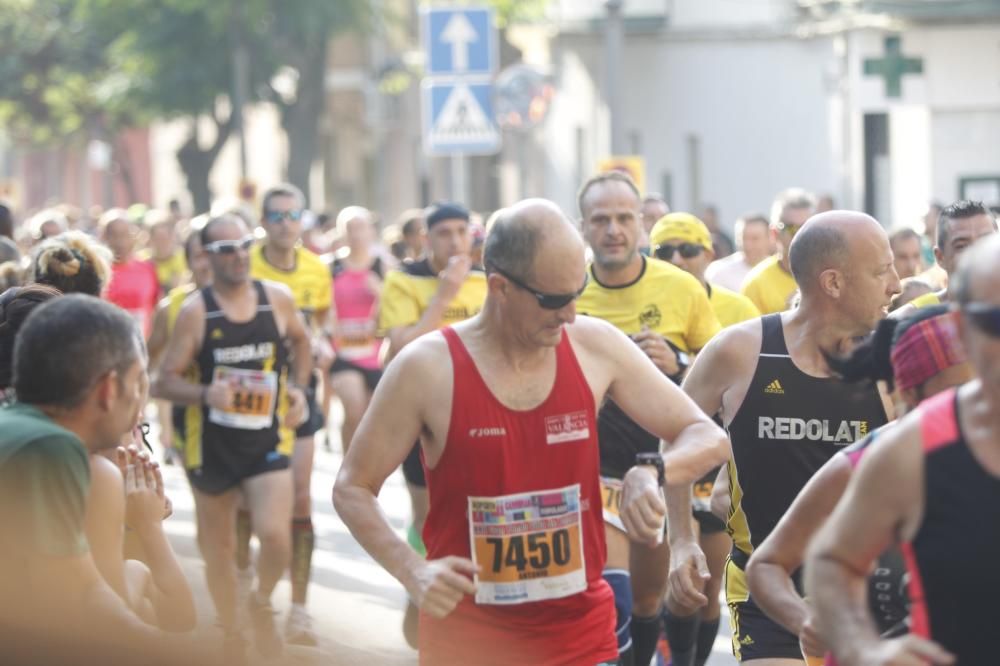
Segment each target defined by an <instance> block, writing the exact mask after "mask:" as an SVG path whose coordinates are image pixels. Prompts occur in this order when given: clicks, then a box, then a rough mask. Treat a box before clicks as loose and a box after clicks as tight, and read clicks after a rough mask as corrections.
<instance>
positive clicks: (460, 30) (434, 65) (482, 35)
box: [423, 7, 497, 77]
mask: <svg viewBox="0 0 1000 666" xmlns="http://www.w3.org/2000/svg"><path fill="white" fill-rule="evenodd" d="M423 12H424V49H425V50H426V52H427V61H426V62H427V68H426V71H425V74H426V75H427V76H430V77H434V76H483V75H490V74H493V73H494V72H495V71H496V67H497V36H496V30H495V28H494V27H493V10H492V9H490V8H488V7H447V8H444V7H430V8H427V9H425V10H423Z"/></svg>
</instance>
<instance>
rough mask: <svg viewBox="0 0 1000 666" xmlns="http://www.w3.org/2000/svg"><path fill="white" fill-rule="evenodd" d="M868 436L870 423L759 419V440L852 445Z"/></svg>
mask: <svg viewBox="0 0 1000 666" xmlns="http://www.w3.org/2000/svg"><path fill="white" fill-rule="evenodd" d="M867 434H868V421H840V422H837V421H830V420H828V419H796V418H791V417H786V416H778V417H771V416H760V417H758V418H757V438H758V439H778V440H808V441H811V442H833V443H834V444H851V443H853V442H856V441H857V440H859V439H861V438H862V437H864V436H865V435H867Z"/></svg>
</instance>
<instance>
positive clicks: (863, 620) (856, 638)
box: [805, 235, 1000, 666]
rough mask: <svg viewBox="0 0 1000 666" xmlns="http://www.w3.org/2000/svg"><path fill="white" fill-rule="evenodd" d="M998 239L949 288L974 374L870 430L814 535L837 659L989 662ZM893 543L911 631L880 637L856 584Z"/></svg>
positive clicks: (998, 414) (995, 581) (996, 469)
mask: <svg viewBox="0 0 1000 666" xmlns="http://www.w3.org/2000/svg"><path fill="white" fill-rule="evenodd" d="M998 265H1000V236H995V235H994V236H991V237H990V238H989V239H985V240H982V241H980V242H979V243H977V244H976V245H975V246H974V247H972V248H970V249H969V250H968V253H967V254H966V255H965V256H964V257H963V258H962V260H961V263H960V266H959V270H958V272H957V273H956V274H955V275H954V276H953V278H952V282H951V284H950V286H949V288H950V289H951V294H952V296H953V302H954V303H955V305H956V306H957V308H958V310H959V312H960V313H961V319H960V321H961V333H962V344H963V345H964V347H965V351H966V354H967V356H968V359H969V362H970V363H971V365H972V366H973V368H974V370H975V372H976V375H977V376H978V377H979V378H978V379H974V380H973V381H971V382H969V383H968V384H965V385H963V386H961V387H960V388H958V389H957V391H956V390H949V391H946V392H944V393H940V394H938V395H936V396H934V397H933V398H930V399H928V400H927V401H925V402H924V403H923V404H921V405H920V407H918V408H917V409H916V410H914V411H913V412H911V413H910V414H909V415H907V416H906V418H904V419H902V420H901V421H900V422H899V425H897V426H896V427H895V428H893V429H892V430H889V431H887V432H886V433H885V434H884V435H883V436H881V437H880V438H879V439H878V441H877V442H875V444H873V445H872V446H871V447H870V450H869V451H868V452H867V453H866V454H865V457H864V458H863V459H862V461H861V464H860V466H859V468H858V470H857V471H856V472H855V474H854V476H853V477H852V479H851V483H850V485H849V486H848V488H847V491H846V493H845V495H844V498H843V499H842V500H841V502H840V504H839V505H838V507H837V509H836V511H835V512H834V513H833V514H832V516H831V517H830V519H829V520H828V521H827V523H826V525H825V526H824V528H823V529H822V530H821V531H820V533H819V534H817V535H816V537H815V539H814V541H813V543H812V547H811V548H810V553H809V557H808V560H807V562H806V567H805V572H806V589H807V591H808V594H809V597H810V599H811V600H812V602H813V603H814V604H815V609H816V615H817V621H818V622H817V624H818V628H819V630H820V632H821V634H822V635H823V638H824V639H825V640H826V642H827V644H828V645H829V646H830V648H831V650H832V651H833V653H834V655H835V656H836V658H837V661H838V663H840V664H841V666H855V665H858V664H866V665H867V664H958V665H959V666H972V665H974V664H995V663H996V662H997V657H996V639H995V633H996V630H995V623H996V620H995V618H996V607H995V606H996V602H995V600H996V597H997V595H998V594H1000V570H998V569H997V567H996V560H997V557H998V555H1000V529H998V526H1000V272H998V271H997V270H996V267H997V266H998ZM894 541H899V542H900V547H901V549H902V551H903V555H904V558H905V559H906V567H907V570H908V572H909V575H910V583H909V596H910V600H911V608H910V620H911V621H910V631H911V633H910V634H908V635H906V636H904V637H901V638H894V639H891V640H880V639H879V636H878V634H877V633H876V629H875V626H874V624H873V623H872V621H871V619H870V617H869V615H868V613H867V611H866V607H865V604H866V599H865V595H864V593H863V590H864V581H865V577H866V576H867V574H868V572H869V570H870V565H871V563H872V561H873V560H874V559H875V557H876V556H877V555H878V554H879V553H881V552H883V551H884V550H885V548H886V547H887V546H889V545H890V544H891V543H893V542H894Z"/></svg>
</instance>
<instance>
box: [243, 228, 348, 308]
mask: <svg viewBox="0 0 1000 666" xmlns="http://www.w3.org/2000/svg"><path fill="white" fill-rule="evenodd" d="M250 275H251V276H252V277H253V278H254V279H255V280H270V281H272V282H280V283H282V284H284V285H286V286H287V287H288V288H289V289H291V290H292V296H293V297H294V298H295V307H297V308H298V309H299V311H300V312H301V313H302V314H303V315H304V316H305V318H306V323H307V324H311V323H312V322H313V314H314V313H316V312H323V311H325V310H329V309H330V308H331V307H332V305H333V287H332V284H331V278H330V269H329V267H328V266H327V265H326V264H324V263H323V260H322V259H320V258H319V256H317V255H316V254H315V253H314V252H312V251H311V250H308V249H306V248H304V247H297V248H295V268H293V269H292V270H290V271H286V270H283V269H281V268H278V267H276V266H275V265H274V264H272V263H270V262H269V261H268V260H267V258H266V257H265V256H264V246H263V245H256V246H254V248H253V249H252V250H251V251H250ZM320 323H322V322H320Z"/></svg>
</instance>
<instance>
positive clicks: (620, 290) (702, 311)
mask: <svg viewBox="0 0 1000 666" xmlns="http://www.w3.org/2000/svg"><path fill="white" fill-rule="evenodd" d="M588 270H589V271H590V282H588V283H587V288H586V289H585V290H584V292H583V295H582V296H580V300H578V301H577V302H576V310H577V312H579V313H580V314H584V315H590V316H591V317H597V318H598V319H603V320H605V321H607V322H609V323H611V324H613V325H614V326H615V327H616V328H618V330H620V331H621V332H622V333H624V334H626V335H634V334H635V333H638V332H639V331H641V330H642V327H643V326H647V327H649V329H650V330H651V331H655V332H657V333H659V334H660V335H662V336H663V337H665V338H666V339H667V340H669V341H670V342H672V343H673V344H674V345H675V346H676V347H677V348H678V349H680V350H681V351H684V352H687V353H689V354H690V353H694V352H697V351H699V350H701V348H702V347H704V346H705V345H706V344H708V341H709V340H710V339H711V338H712V336H713V335H715V334H716V333H718V332H719V330H721V328H722V327H721V326H719V320H718V319H717V318H716V316H715V313H714V312H713V311H712V306H711V305H710V304H709V302H708V294H706V293H705V289H704V287H702V286H701V283H700V282H698V280H697V278H695V277H694V276H693V275H691V274H689V273H685V272H684V271H682V270H681V269H679V268H677V267H676V266H673V265H671V264H668V263H666V262H663V261H660V260H659V259H648V258H646V257H643V265H642V272H641V273H639V277H638V278H637V279H636V280H635V281H634V282H632V283H631V284H626V285H622V286H620V287H609V286H606V285H603V284H601V283H600V282H598V281H597V278H596V277H595V276H594V268H593V266H591V267H590V268H589V269H588Z"/></svg>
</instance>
